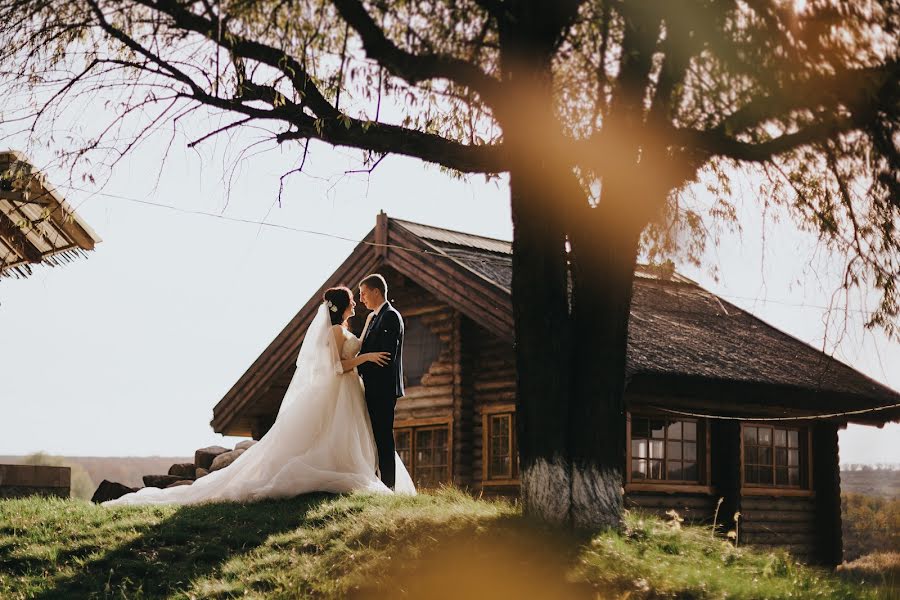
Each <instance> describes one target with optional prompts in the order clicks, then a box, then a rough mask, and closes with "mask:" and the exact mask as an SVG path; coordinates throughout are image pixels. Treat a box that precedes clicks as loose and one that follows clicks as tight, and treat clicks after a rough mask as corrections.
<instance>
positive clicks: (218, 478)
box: [104, 304, 416, 505]
mask: <svg viewBox="0 0 900 600" xmlns="http://www.w3.org/2000/svg"><path fill="white" fill-rule="evenodd" d="M395 462H396V463H397V475H396V484H395V490H396V491H397V492H398V493H405V494H415V493H416V492H415V486H414V485H413V482H412V479H411V478H410V476H409V473H408V472H407V470H406V468H405V467H404V465H403V463H402V461H400V458H399V457H398V456H396V454H395ZM376 463H377V453H376V450H375V441H374V438H373V436H372V428H371V424H370V422H369V414H368V411H367V410H366V405H365V398H364V394H363V388H362V383H361V382H360V380H359V376H358V375H357V374H356V372H355V371H350V372H348V373H343V369H342V367H341V359H340V353H339V349H338V348H337V345H336V344H335V342H334V336H333V334H332V333H331V319H330V318H329V315H328V308H327V307H326V305H325V304H322V305H321V306H320V307H319V310H318V312H317V313H316V316H315V318H314V319H313V322H312V324H310V326H309V329H308V330H307V332H306V335H305V337H304V339H303V343H302V345H301V348H300V352H299V354H298V356H297V369H296V371H295V372H294V376H293V377H292V379H291V382H290V384H289V386H288V389H287V391H286V392H285V394H284V398H283V400H282V404H281V407H280V409H279V411H278V416H277V418H276V419H275V423H274V424H273V425H272V428H271V429H270V430H269V431H268V433H266V435H264V436H263V438H262V439H261V440H260V441H259V442H258V443H256V444H255V445H253V446H252V447H250V448H249V449H248V450H246V451H245V452H244V453H243V454H242V455H241V456H239V457H238V458H237V459H236V460H235V461H234V462H233V463H232V464H231V465H229V466H228V467H226V468H224V469H221V470H219V471H215V472H213V473H210V474H209V475H206V476H205V477H202V478H200V479H197V480H196V481H195V482H194V483H193V484H192V485H183V486H178V487H174V488H166V489H159V488H149V487H148V488H143V489H141V490H138V491H137V492H135V493H133V494H127V495H125V496H122V497H121V498H118V499H116V500H111V501H109V502H104V505H118V504H194V503H200V502H212V501H223V500H227V501H238V502H244V501H252V500H259V499H263V498H284V497H292V496H297V495H299V494H303V493H307V492H314V491H322V492H335V493H342V492H350V491H354V490H361V491H370V492H376V493H390V489H389V488H387V487H386V486H385V485H384V483H382V482H381V480H379V479H378V478H377V477H376V475H375V465H376Z"/></svg>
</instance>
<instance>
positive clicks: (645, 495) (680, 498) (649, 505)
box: [625, 492, 725, 525]
mask: <svg viewBox="0 0 900 600" xmlns="http://www.w3.org/2000/svg"><path fill="white" fill-rule="evenodd" d="M717 500H718V498H716V497H714V496H711V495H709V494H686V493H652V492H628V493H627V494H625V508H637V509H640V510H641V511H643V512H647V513H650V514H654V515H656V516H658V517H660V518H662V519H669V516H668V515H666V513H667V512H668V511H670V510H675V511H677V512H678V515H679V516H680V517H681V518H683V519H684V522H685V523H693V524H704V525H711V524H712V522H713V515H714V513H715V511H716V502H717ZM723 518H725V515H724V513H723V512H721V511H719V516H718V522H719V523H721V522H722V519H723Z"/></svg>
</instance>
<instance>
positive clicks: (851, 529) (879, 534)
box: [841, 494, 900, 561]
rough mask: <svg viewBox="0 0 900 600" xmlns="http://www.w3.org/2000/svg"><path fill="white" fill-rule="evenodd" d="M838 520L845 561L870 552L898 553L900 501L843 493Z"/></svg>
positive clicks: (899, 547) (899, 546)
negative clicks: (841, 523)
mask: <svg viewBox="0 0 900 600" xmlns="http://www.w3.org/2000/svg"><path fill="white" fill-rule="evenodd" d="M841 519H842V522H843V528H842V529H843V534H844V560H845V561H853V560H856V559H857V558H859V557H860V556H865V555H866V554H871V553H873V552H900V500H898V499H896V498H878V497H875V496H866V495H863V494H844V495H843V496H842V497H841Z"/></svg>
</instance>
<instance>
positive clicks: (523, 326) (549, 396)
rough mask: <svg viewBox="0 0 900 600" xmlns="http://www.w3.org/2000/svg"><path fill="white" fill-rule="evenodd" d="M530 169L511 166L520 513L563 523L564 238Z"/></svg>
mask: <svg viewBox="0 0 900 600" xmlns="http://www.w3.org/2000/svg"><path fill="white" fill-rule="evenodd" d="M532 175H534V174H533V173H522V172H520V171H512V172H511V173H510V193H511V203H512V219H513V279H512V297H513V316H514V319H515V339H516V344H515V350H516V401H517V409H516V419H517V427H518V431H517V434H518V441H519V453H520V457H521V464H520V477H521V493H522V502H523V504H524V507H525V512H526V513H527V514H529V515H533V516H536V517H538V518H541V519H543V520H546V521H551V522H556V523H560V522H565V521H567V519H568V517H569V508H570V494H569V490H570V469H569V466H568V460H567V456H566V429H567V416H568V400H569V390H570V385H569V383H570V377H569V373H570V371H569V367H570V365H569V353H570V344H569V310H568V294H567V279H568V277H567V268H566V257H565V251H564V249H565V237H564V236H563V234H562V231H561V230H560V229H559V228H558V227H555V226H554V223H557V222H558V221H557V220H555V219H553V218H548V216H547V211H548V210H552V206H550V205H549V203H548V202H547V198H545V197H541V196H542V194H541V191H540V189H541V188H540V186H535V185H533V184H532V183H533V182H532V181H531V180H532Z"/></svg>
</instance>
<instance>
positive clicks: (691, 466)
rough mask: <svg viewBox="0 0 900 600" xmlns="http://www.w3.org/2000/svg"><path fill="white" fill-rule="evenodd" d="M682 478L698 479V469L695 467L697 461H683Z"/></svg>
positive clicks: (687, 479)
mask: <svg viewBox="0 0 900 600" xmlns="http://www.w3.org/2000/svg"><path fill="white" fill-rule="evenodd" d="M684 479H685V480H686V481H700V469H699V468H698V467H697V463H684Z"/></svg>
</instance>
